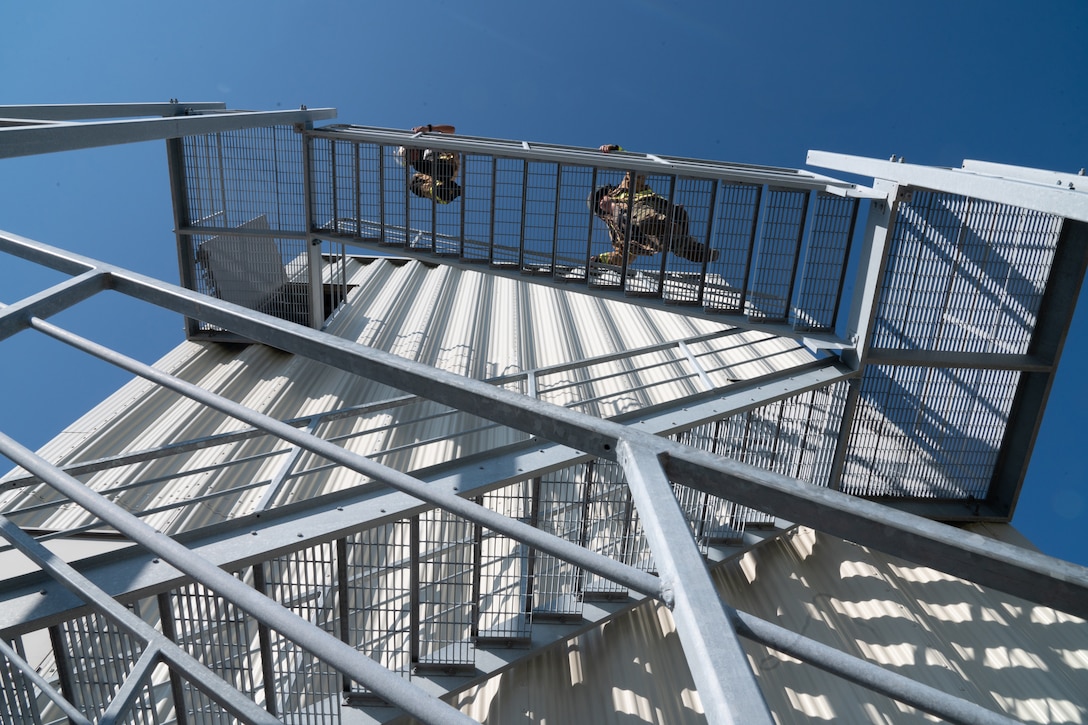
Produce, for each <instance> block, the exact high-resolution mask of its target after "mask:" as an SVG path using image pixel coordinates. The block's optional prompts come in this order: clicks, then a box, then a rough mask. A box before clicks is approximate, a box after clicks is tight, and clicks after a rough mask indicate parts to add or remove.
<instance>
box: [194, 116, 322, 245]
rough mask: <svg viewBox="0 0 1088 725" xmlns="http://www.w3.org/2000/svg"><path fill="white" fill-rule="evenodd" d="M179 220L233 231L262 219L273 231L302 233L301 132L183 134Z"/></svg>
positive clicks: (282, 128) (267, 130)
mask: <svg viewBox="0 0 1088 725" xmlns="http://www.w3.org/2000/svg"><path fill="white" fill-rule="evenodd" d="M182 163H183V165H184V175H185V182H186V183H185V186H186V189H185V200H184V205H183V207H182V209H180V210H179V211H180V212H181V213H182V214H183V216H184V219H183V224H184V225H186V226H193V227H201V226H208V227H217V228H220V229H233V228H234V227H238V226H240V225H242V224H244V223H246V222H247V221H249V220H250V219H255V218H257V217H262V216H263V217H265V218H267V219H268V222H269V227H270V228H271V229H275V230H279V231H282V232H286V231H293V232H305V231H306V216H305V211H304V210H305V192H304V183H303V179H304V173H303V164H302V135H301V134H299V133H297V132H295V130H294V129H293V128H292V127H290V126H271V127H266V128H250V129H242V130H238V131H226V132H222V133H215V134H208V135H205V136H186V137H185V138H184V139H183V140H182Z"/></svg>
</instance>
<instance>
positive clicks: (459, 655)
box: [412, 509, 476, 668]
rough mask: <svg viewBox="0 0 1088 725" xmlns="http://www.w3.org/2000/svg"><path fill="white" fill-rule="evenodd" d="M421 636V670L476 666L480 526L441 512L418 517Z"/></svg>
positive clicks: (418, 658)
mask: <svg viewBox="0 0 1088 725" xmlns="http://www.w3.org/2000/svg"><path fill="white" fill-rule="evenodd" d="M417 520H418V523H417V526H418V530H417V531H415V532H414V533H413V537H412V538H413V541H415V542H417V543H418V546H419V551H418V554H417V556H418V565H417V566H418V568H417V576H418V580H417V581H416V582H415V586H414V587H413V588H414V589H415V588H418V591H419V603H418V613H419V632H418V642H417V647H418V652H417V654H416V655H415V657H414V664H415V666H416V667H443V668H444V667H454V668H456V667H459V666H471V665H472V664H473V663H474V662H475V652H474V650H473V647H472V629H473V622H474V617H473V615H474V609H475V599H474V596H473V595H474V591H473V579H474V575H475V571H474V564H475V562H474V554H475V549H476V533H475V528H476V524H474V523H472V522H471V521H468V520H467V519H463V518H460V517H458V516H455V515H453V514H450V513H448V512H446V511H443V510H441V509H435V510H432V511H428V512H427V513H424V514H420V515H419V516H418V517H417Z"/></svg>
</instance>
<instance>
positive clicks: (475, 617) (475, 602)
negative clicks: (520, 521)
mask: <svg viewBox="0 0 1088 725" xmlns="http://www.w3.org/2000/svg"><path fill="white" fill-rule="evenodd" d="M475 500H476V503H477V504H479V505H480V506H483V505H484V497H483V496H477V497H476V499H475ZM483 554H484V527H483V526H476V527H474V529H473V537H472V558H473V560H474V562H475V565H474V566H473V567H472V592H471V595H470V596H471V597H472V624H471V627H470V631H471V633H472V636H473V637H479V636H480V617H481V615H482V614H483V607H482V606H480V597H481V595H482V594H483V590H482V586H483V571H482V570H483V566H484V556H483Z"/></svg>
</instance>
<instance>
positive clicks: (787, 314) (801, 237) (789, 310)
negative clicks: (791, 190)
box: [782, 191, 818, 326]
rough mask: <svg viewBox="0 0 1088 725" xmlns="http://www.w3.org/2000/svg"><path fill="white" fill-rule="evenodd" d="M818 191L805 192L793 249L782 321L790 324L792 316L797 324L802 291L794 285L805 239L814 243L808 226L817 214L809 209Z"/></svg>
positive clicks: (814, 201)
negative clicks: (797, 312) (810, 212)
mask: <svg viewBox="0 0 1088 725" xmlns="http://www.w3.org/2000/svg"><path fill="white" fill-rule="evenodd" d="M817 199H818V197H817V192H815V191H809V192H808V193H806V194H805V204H804V206H803V207H802V208H801V221H800V223H799V224H798V225H797V244H796V246H795V247H794V250H793V264H792V265H791V267H790V283H789V285H788V286H787V287H786V309H785V310H783V315H782V321H783V322H785V323H787V324H789V323H790V320H791V318H792V320H793V324H794V325H795V326H796V324H797V314H796V312H795V310H796V308H797V307H798V306H799V305H800V299H799V298H800V293H801V291H800V290H799V289H797V290H795V289H794V287H795V286H796V284H797V273H798V267H799V266H800V264H801V259H802V250H803V249H804V243H805V240H806V239H808V240H809V244H810V245H811V243H812V230H811V229H808V228H806V227H807V225H808V222H809V219H810V218H812V217H814V216H815V214H811V215H810V214H809V209H810V208H811V207H813V206H815V204H816V202H817Z"/></svg>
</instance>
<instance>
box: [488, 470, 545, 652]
mask: <svg viewBox="0 0 1088 725" xmlns="http://www.w3.org/2000/svg"><path fill="white" fill-rule="evenodd" d="M538 489H539V483H538V482H537V481H534V480H529V481H521V482H518V483H515V484H513V485H510V486H506V487H504V488H501V489H498V490H496V491H491V492H489V493H487V494H485V495H484V496H483V497H482V498H481V500H480V503H482V504H483V505H484V506H486V507H487V508H489V509H491V510H492V511H497V512H499V513H501V514H502V515H504V516H508V517H510V518H515V519H518V520H520V521H530V520H531V519H532V514H531V512H532V509H533V507H534V500H535V497H534V495H533V491H534V490H538ZM476 529H477V531H476V536H477V543H476V546H477V554H476V558H477V564H476V577H477V582H476V607H477V613H476V625H475V630H476V633H475V636H476V639H477V641H480V640H528V639H529V637H530V635H531V634H532V614H533V612H532V597H531V592H532V589H531V586H532V585H531V582H532V565H533V558H532V556H531V552H530V548H529V547H527V546H525V545H524V544H522V543H520V542H518V541H516V540H514V539H511V538H510V537H508V536H503V535H502V534H499V533H497V532H494V531H491V530H489V529H484V528H483V527H476Z"/></svg>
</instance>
